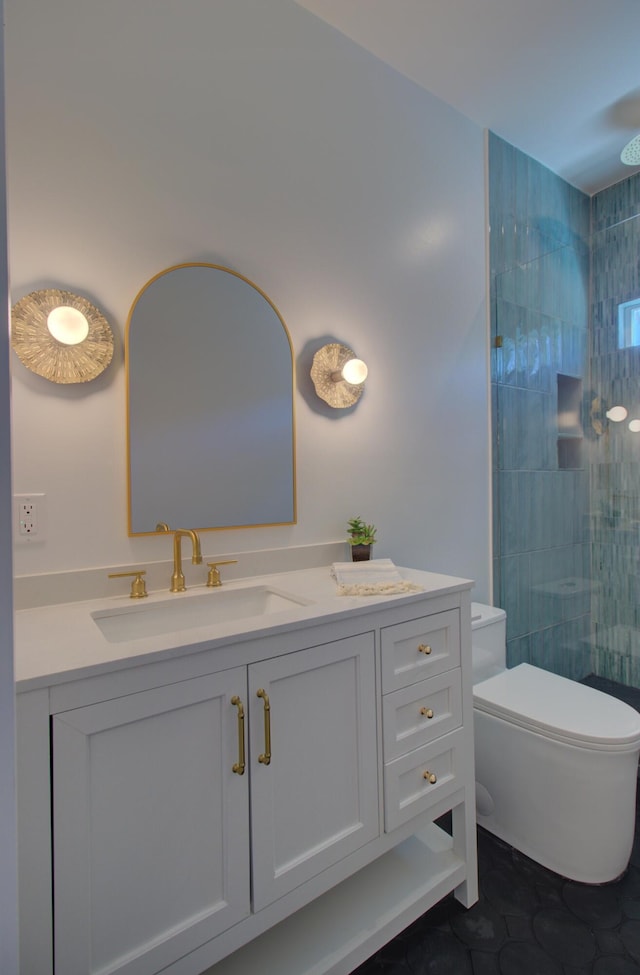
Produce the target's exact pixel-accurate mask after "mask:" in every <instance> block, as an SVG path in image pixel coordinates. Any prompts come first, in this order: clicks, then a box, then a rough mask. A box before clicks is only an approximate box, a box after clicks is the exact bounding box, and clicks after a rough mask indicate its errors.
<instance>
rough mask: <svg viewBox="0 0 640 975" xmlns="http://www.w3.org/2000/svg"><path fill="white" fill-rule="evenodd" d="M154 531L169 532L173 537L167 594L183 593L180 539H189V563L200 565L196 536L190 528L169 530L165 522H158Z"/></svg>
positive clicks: (199, 551)
mask: <svg viewBox="0 0 640 975" xmlns="http://www.w3.org/2000/svg"><path fill="white" fill-rule="evenodd" d="M156 531H157V532H169V533H170V534H172V535H173V575H172V576H171V585H170V586H169V592H184V591H185V589H186V588H187V587H186V586H185V584H184V572H183V571H182V538H183V536H185V537H187V538H190V539H191V545H192V552H191V561H192V563H193V564H194V565H200V563H201V562H202V552H201V550H200V539H199V537H198V534H197V532H195V531H193V529H191V528H176V529H173V528H169V526H168V525H167V523H166V521H159V522H158V524H157V525H156Z"/></svg>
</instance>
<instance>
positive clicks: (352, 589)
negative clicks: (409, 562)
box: [331, 559, 422, 596]
mask: <svg viewBox="0 0 640 975" xmlns="http://www.w3.org/2000/svg"><path fill="white" fill-rule="evenodd" d="M331 570H332V573H333V575H334V576H335V580H336V582H337V583H338V595H340V596H385V595H389V596H390V595H393V594H394V593H400V592H421V591H422V587H421V586H418V585H416V584H415V583H414V582H408V581H407V580H406V579H403V578H402V576H401V575H400V572H399V570H398V569H397V568H396V566H395V565H394V564H393V562H392V561H391V559H371V560H370V561H368V562H334V563H333V565H332V567H331Z"/></svg>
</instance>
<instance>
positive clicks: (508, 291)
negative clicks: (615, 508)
mask: <svg viewBox="0 0 640 975" xmlns="http://www.w3.org/2000/svg"><path fill="white" fill-rule="evenodd" d="M489 220H490V228H491V232H490V260H491V307H492V316H493V322H492V326H493V329H494V335H495V336H500V337H501V341H502V346H501V348H494V349H493V353H492V395H493V440H494V450H493V464H494V477H493V480H494V495H493V498H494V592H495V598H496V602H498V603H499V605H501V606H503V607H504V608H505V609H506V611H507V654H508V663H509V666H514V665H515V664H517V663H520V662H522V661H527V662H530V663H534V664H537V665H538V666H541V667H544V668H545V669H548V670H552V671H555V672H557V673H560V674H564V675H566V676H571V677H582V676H584V675H585V674H586V673H589V672H590V671H591V670H592V666H591V660H590V593H591V572H590V548H589V527H590V526H589V473H588V463H587V449H588V437H585V436H582V437H581V436H580V430H579V429H574V430H572V433H573V435H574V437H575V440H574V441H572V444H571V445H570V446H571V449H572V451H574V452H572V454H571V457H572V461H571V464H570V466H569V467H568V468H567V469H561V468H560V467H559V464H558V375H559V374H560V375H562V376H568V377H571V378H572V379H575V380H579V381H582V384H583V389H584V391H585V393H586V391H587V388H588V356H589V333H588V321H589V272H590V267H589V261H590V256H589V229H590V200H589V197H587V196H586V195H585V194H583V193H581V192H580V191H579V190H576V189H575V188H574V187H571V186H570V185H569V184H567V183H566V182H564V181H563V180H561V179H560V178H559V177H558V176H556V175H555V174H554V173H552V172H551V171H550V170H548V169H546V168H545V167H544V166H541V165H540V164H539V163H537V162H536V161H535V160H533V159H531V158H529V157H528V156H526V155H525V154H524V153H522V152H520V151H519V150H517V149H515V148H514V147H513V146H511V145H509V144H508V143H506V142H504V141H503V140H502V139H499V138H498V137H497V136H495V135H493V134H490V136H489ZM581 412H583V411H581ZM580 419H581V420H582V419H583V417H582V416H581V417H580Z"/></svg>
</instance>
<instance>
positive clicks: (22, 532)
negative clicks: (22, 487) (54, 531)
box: [13, 494, 47, 545]
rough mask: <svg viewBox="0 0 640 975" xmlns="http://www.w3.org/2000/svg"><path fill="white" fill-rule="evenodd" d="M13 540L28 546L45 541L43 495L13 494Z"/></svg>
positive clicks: (45, 520) (45, 521)
mask: <svg viewBox="0 0 640 975" xmlns="http://www.w3.org/2000/svg"><path fill="white" fill-rule="evenodd" d="M13 504H14V517H13V524H14V532H13V540H14V542H16V543H17V544H19V545H29V544H33V543H34V542H44V541H45V540H46V524H47V519H46V511H45V495H44V494H14V496H13Z"/></svg>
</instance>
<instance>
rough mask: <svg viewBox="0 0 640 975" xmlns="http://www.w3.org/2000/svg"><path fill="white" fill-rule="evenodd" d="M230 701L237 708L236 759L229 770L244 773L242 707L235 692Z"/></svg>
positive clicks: (237, 773) (239, 773)
mask: <svg viewBox="0 0 640 975" xmlns="http://www.w3.org/2000/svg"><path fill="white" fill-rule="evenodd" d="M231 703H232V704H233V706H234V707H236V708H237V709H238V761H237V762H236V763H235V764H234V765H232V766H231V771H232V772H235V773H236V775H244V767H245V766H244V707H243V704H242V701H241V700H240V698H239V697H238V695H237V694H234V695H233V697H232V698H231Z"/></svg>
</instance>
